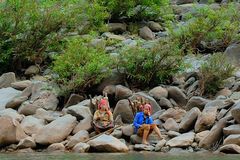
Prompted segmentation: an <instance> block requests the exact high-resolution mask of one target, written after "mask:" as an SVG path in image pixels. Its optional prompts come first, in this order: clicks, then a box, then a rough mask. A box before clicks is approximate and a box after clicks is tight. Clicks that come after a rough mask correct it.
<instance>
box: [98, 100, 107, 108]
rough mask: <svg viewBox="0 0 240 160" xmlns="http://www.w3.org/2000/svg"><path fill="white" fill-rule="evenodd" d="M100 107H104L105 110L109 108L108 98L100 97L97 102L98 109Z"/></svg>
mask: <svg viewBox="0 0 240 160" xmlns="http://www.w3.org/2000/svg"><path fill="white" fill-rule="evenodd" d="M102 107H105V108H106V110H109V106H108V100H107V99H104V98H103V99H101V100H100V102H99V104H98V109H99V110H100V109H101V108H102Z"/></svg>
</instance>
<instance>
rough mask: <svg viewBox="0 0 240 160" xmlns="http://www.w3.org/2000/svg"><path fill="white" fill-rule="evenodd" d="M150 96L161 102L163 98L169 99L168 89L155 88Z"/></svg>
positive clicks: (150, 92)
mask: <svg viewBox="0 0 240 160" xmlns="http://www.w3.org/2000/svg"><path fill="white" fill-rule="evenodd" d="M149 95H150V96H152V97H153V98H154V99H156V100H160V99H161V98H162V97H164V98H167V97H168V91H167V89H166V88H163V87H161V86H158V87H155V88H153V89H151V90H150V91H149Z"/></svg>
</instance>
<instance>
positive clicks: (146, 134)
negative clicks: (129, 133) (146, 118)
mask: <svg viewBox="0 0 240 160" xmlns="http://www.w3.org/2000/svg"><path fill="white" fill-rule="evenodd" d="M142 127H143V129H144V131H143V139H142V144H149V143H148V142H147V138H148V136H149V131H150V125H147V124H144V125H143V126H142Z"/></svg>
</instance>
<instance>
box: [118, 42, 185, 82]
mask: <svg viewBox="0 0 240 160" xmlns="http://www.w3.org/2000/svg"><path fill="white" fill-rule="evenodd" d="M117 64H118V68H119V70H122V69H123V70H124V73H125V75H126V77H127V79H128V80H130V81H131V83H133V84H136V83H137V84H140V85H142V86H154V85H157V84H159V83H166V82H169V81H171V78H172V76H173V75H174V74H175V73H177V72H178V71H180V70H181V69H182V66H183V60H182V52H181V50H180V49H179V48H178V45H176V43H174V42H170V41H168V40H161V41H159V42H158V43H156V44H155V45H154V46H153V47H152V48H150V49H146V48H143V47H141V46H135V47H127V48H124V49H123V50H122V51H121V52H120V58H119V60H118V62H117Z"/></svg>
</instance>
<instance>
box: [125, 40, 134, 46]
mask: <svg viewBox="0 0 240 160" xmlns="http://www.w3.org/2000/svg"><path fill="white" fill-rule="evenodd" d="M122 43H123V44H124V45H126V46H136V45H137V41H135V40H132V39H126V40H125V41H123V42H122Z"/></svg>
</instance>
